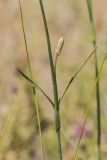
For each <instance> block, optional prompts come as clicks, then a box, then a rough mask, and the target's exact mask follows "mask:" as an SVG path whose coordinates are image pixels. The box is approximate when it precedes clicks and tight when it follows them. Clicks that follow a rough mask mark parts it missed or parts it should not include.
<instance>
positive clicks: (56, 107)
mask: <svg viewBox="0 0 107 160" xmlns="http://www.w3.org/2000/svg"><path fill="white" fill-rule="evenodd" d="M39 3H40V9H41V13H42V18H43V23H44V28H45V34H46V40H47V47H48V56H49V62H50V69H51V77H52V84H53V93H54V115H55V129H56V135H57V150H58V160H62V148H61V138H60V112H59V101H58V89H57V80H56V72H55V68H54V63H53V57H52V51H51V42H50V36H49V31H48V25H47V20H46V16H45V11H44V6H43V2H42V0H39Z"/></svg>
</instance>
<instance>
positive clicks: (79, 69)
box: [59, 48, 96, 103]
mask: <svg viewBox="0 0 107 160" xmlns="http://www.w3.org/2000/svg"><path fill="white" fill-rule="evenodd" d="M95 51H96V48H95V49H94V51H93V52H92V53H91V54H90V55H89V56H88V57H87V58H86V59H85V60H84V62H83V63H82V64H81V65H80V67H79V68H78V69H77V71H76V72H75V73H74V75H73V76H72V77H71V79H70V81H69V83H68V85H67V86H66V88H65V90H64V92H63V94H62V96H61V98H60V100H59V103H60V102H61V101H62V99H63V97H64V96H65V94H66V92H67V90H68V89H69V87H70V85H71V83H72V82H73V80H74V79H75V78H76V76H77V75H78V73H79V72H80V71H81V69H82V68H83V67H84V65H85V64H86V63H87V62H88V60H89V59H90V58H91V56H92V55H93V54H94V53H95Z"/></svg>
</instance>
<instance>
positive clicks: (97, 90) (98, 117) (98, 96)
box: [87, 0, 101, 160]
mask: <svg viewBox="0 0 107 160" xmlns="http://www.w3.org/2000/svg"><path fill="white" fill-rule="evenodd" d="M87 6H88V12H89V17H90V28H91V33H92V43H93V46H94V47H96V32H95V26H94V19H93V9H92V0H87ZM98 73H99V69H98V58H97V51H96V52H95V77H97V75H98ZM96 103H97V134H98V135H97V147H98V160H101V104H100V88H99V81H98V82H97V87H96Z"/></svg>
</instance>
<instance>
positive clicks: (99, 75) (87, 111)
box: [74, 53, 107, 160]
mask: <svg viewBox="0 0 107 160" xmlns="http://www.w3.org/2000/svg"><path fill="white" fill-rule="evenodd" d="M106 58H107V53H106V56H105V57H104V59H103V62H102V64H101V67H100V70H99V74H98V76H97V78H96V81H95V85H94V87H93V89H92V91H91V98H92V97H93V95H94V92H95V90H96V86H97V82H98V81H99V79H100V77H101V72H102V69H103V66H104V63H105V60H106ZM90 102H91V99H90V100H89V102H88V107H87V110H86V114H85V118H84V122H83V127H82V130H81V134H80V138H79V141H78V145H77V149H76V152H75V157H74V160H77V155H78V149H79V146H80V143H81V139H82V135H83V131H84V127H85V124H86V120H87V117H88V113H89V110H90Z"/></svg>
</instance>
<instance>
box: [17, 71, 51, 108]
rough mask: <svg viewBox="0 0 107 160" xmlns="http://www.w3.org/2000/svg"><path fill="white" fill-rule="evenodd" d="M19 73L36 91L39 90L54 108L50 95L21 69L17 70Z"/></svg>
mask: <svg viewBox="0 0 107 160" xmlns="http://www.w3.org/2000/svg"><path fill="white" fill-rule="evenodd" d="M17 70H18V72H19V73H20V74H21V75H22V76H23V77H24V78H25V79H26V80H27V81H28V82H29V83H30V84H31V85H32V86H33V87H35V88H36V89H38V90H39V91H40V92H41V93H42V94H43V95H44V96H45V97H46V98H47V99H48V101H49V102H50V103H51V104H52V106H54V103H53V102H52V100H51V99H50V98H49V97H48V95H47V94H46V93H45V92H44V91H43V90H42V89H41V88H40V87H39V86H38V85H37V84H36V83H34V82H33V81H32V80H31V79H30V78H29V77H28V76H26V75H25V74H24V73H23V72H22V71H21V70H20V69H17Z"/></svg>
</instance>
